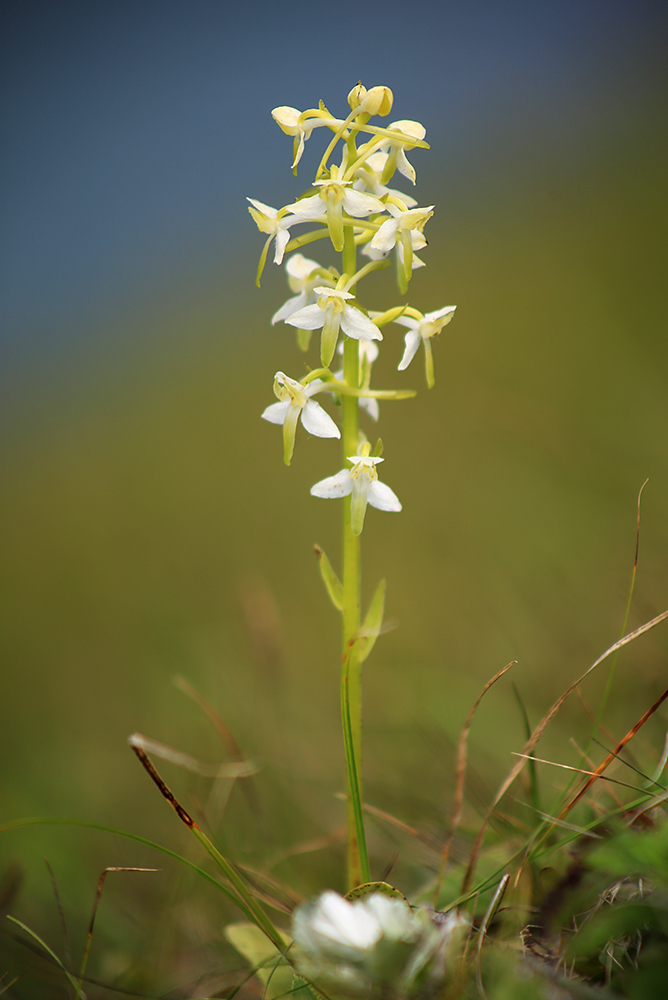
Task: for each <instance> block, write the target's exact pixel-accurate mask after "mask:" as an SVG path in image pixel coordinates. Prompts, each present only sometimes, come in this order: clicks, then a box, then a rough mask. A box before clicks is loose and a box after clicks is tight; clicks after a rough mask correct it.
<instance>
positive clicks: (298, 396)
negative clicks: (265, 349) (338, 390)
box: [262, 372, 341, 465]
mask: <svg viewBox="0 0 668 1000" xmlns="http://www.w3.org/2000/svg"><path fill="white" fill-rule="evenodd" d="M325 388H326V385H325V383H324V382H323V381H322V380H321V379H314V380H313V381H312V382H309V383H308V384H307V385H302V383H301V382H296V381H295V379H293V378H290V377H289V376H288V375H286V374H285V372H276V374H275V376H274V395H275V396H276V397H277V399H278V400H279V402H278V403H272V404H271V406H268V407H267V408H266V410H265V411H264V413H263V414H262V419H263V420H268V421H269V423H270V424H282V425H283V458H284V461H285V464H286V465H289V464H290V462H291V460H292V453H293V452H294V450H295V433H296V430H297V421H298V420H299V418H300V417H301V422H302V425H303V426H304V427H305V428H306V430H307V431H308V432H309V434H313V435H314V436H315V437H321V438H340V437H341V432H340V431H339V428H338V427H337V426H336V424H335V423H334V421H333V420H332V418H331V417H330V415H329V414H328V413H326V412H325V411H324V410H323V408H322V406H321V405H320V403H317V402H316V401H315V399H311V396H314V395H315V393H316V392H322V391H323V389H325Z"/></svg>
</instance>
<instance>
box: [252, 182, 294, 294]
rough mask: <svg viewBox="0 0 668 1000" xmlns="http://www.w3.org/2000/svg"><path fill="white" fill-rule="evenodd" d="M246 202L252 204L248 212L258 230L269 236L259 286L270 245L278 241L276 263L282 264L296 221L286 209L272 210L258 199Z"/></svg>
mask: <svg viewBox="0 0 668 1000" xmlns="http://www.w3.org/2000/svg"><path fill="white" fill-rule="evenodd" d="M246 201H249V202H250V205H249V206H248V211H249V212H250V214H251V215H252V216H253V220H254V221H255V224H256V226H257V228H258V229H259V230H260V232H261V233H267V234H268V239H267V242H266V243H265V245H264V247H263V248H262V253H261V254H260V263H259V264H258V268H257V279H256V283H257V285H258V286H259V284H260V277H261V275H262V271H263V270H264V264H265V261H266V259H267V251H268V250H269V244H270V243H271V241H272V240H275V241H276V242H275V244H274V263H275V264H280V263H282V261H283V254H284V253H285V248H286V246H287V245H288V243H289V242H290V226H292V225H294V223H295V219H294V218H293V217H292V216H291V215H288V214H287V210H286V209H285V208H280V209H279V208H272V207H271V205H265V204H264V202H262V201H257V199H256V198H246Z"/></svg>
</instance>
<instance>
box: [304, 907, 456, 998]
mask: <svg viewBox="0 0 668 1000" xmlns="http://www.w3.org/2000/svg"><path fill="white" fill-rule="evenodd" d="M467 932H468V923H467V921H466V920H465V919H464V918H463V917H462V916H460V915H458V914H456V913H452V914H446V915H445V916H442V915H441V914H434V913H433V911H432V910H430V909H428V908H427V907H420V908H419V909H416V910H414V909H412V908H411V907H410V906H409V905H408V903H407V902H406V901H405V900H404V899H402V898H400V897H399V894H397V896H396V897H394V898H393V897H390V896H387V895H384V894H381V893H377V892H375V893H371V894H370V895H368V896H366V897H364V898H363V899H360V900H357V901H355V902H349V901H348V900H347V899H344V898H342V897H341V896H339V895H338V894H337V893H336V892H331V891H328V892H324V893H323V894H322V895H321V896H320V897H319V898H318V899H317V900H315V901H313V902H311V903H306V904H305V905H303V906H300V907H299V908H298V909H297V910H296V912H295V914H294V918H293V931H292V933H293V938H294V942H295V945H296V950H295V955H294V957H295V960H296V964H297V968H298V969H299V971H300V972H301V973H302V974H303V975H304V976H305V977H306V978H307V979H308V980H309V981H310V982H313V983H314V984H315V986H316V987H318V986H320V987H322V989H323V990H328V989H331V990H333V991H334V992H335V994H336V995H337V996H351V997H356V996H369V995H371V996H375V995H378V994H379V993H380V994H382V996H384V997H391V996H396V997H411V996H420V997H429V996H431V995H433V994H434V993H435V992H436V991H437V990H438V989H439V988H440V987H442V986H443V984H444V983H445V981H446V980H447V979H448V978H449V977H450V976H451V975H452V973H453V971H454V970H455V968H456V963H457V959H458V957H459V956H460V953H461V945H462V943H463V940H464V938H465V937H466V934H467Z"/></svg>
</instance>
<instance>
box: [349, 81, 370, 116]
mask: <svg viewBox="0 0 668 1000" xmlns="http://www.w3.org/2000/svg"><path fill="white" fill-rule="evenodd" d="M366 94H367V89H366V87H365V86H364V85H363V84H362V81H361V80H360V82H359V83H358V84H357V86H356V87H353V89H352V90H351V91H350V93H349V94H348V104H349V105H350V109H351V111H354V110H355V108H359V106H360V104H361V103H362V101H363V100H364V98H365V97H366Z"/></svg>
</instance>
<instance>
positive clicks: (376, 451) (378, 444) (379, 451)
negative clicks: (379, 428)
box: [371, 438, 383, 458]
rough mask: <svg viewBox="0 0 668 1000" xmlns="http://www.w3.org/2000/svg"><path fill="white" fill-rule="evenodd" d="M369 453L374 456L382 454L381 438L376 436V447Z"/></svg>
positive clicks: (377, 456)
mask: <svg viewBox="0 0 668 1000" xmlns="http://www.w3.org/2000/svg"><path fill="white" fill-rule="evenodd" d="M371 454H372V455H373V457H374V458H380V456H381V455H382V454H383V439H382V438H378V440H377V441H376V447H375V448H374V449H373V451H372V452H371Z"/></svg>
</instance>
